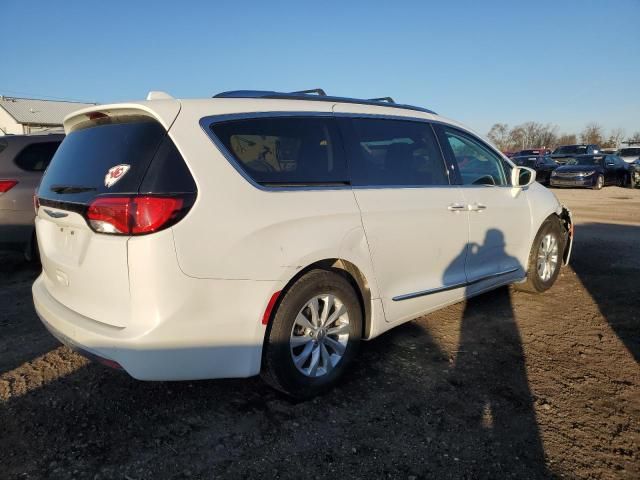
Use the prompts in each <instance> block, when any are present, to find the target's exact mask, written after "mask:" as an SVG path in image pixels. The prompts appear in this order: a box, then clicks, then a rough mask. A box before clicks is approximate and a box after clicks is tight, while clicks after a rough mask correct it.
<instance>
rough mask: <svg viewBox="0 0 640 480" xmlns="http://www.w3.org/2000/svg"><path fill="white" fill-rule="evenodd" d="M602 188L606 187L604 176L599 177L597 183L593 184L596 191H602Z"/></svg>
mask: <svg viewBox="0 0 640 480" xmlns="http://www.w3.org/2000/svg"><path fill="white" fill-rule="evenodd" d="M602 187H604V176H602V175H598V177H597V178H596V181H595V183H594V184H593V189H594V190H602Z"/></svg>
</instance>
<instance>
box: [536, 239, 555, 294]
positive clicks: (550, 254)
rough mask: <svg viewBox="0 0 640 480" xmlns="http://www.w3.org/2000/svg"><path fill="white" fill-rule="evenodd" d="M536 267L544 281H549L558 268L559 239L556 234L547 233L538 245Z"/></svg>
mask: <svg viewBox="0 0 640 480" xmlns="http://www.w3.org/2000/svg"><path fill="white" fill-rule="evenodd" d="M536 267H537V270H538V276H539V277H540V280H542V281H543V282H548V281H549V279H551V277H552V276H553V274H554V273H555V271H556V268H558V240H557V239H556V237H555V235H553V234H551V233H547V234H546V235H545V236H544V237H542V241H541V242H540V246H539V247H538V261H537V263H536Z"/></svg>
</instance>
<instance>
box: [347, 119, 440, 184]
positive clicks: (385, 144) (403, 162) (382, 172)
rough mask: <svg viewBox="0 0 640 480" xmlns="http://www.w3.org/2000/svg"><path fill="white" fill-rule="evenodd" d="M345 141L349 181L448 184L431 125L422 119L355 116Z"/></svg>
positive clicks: (357, 182) (356, 182)
mask: <svg viewBox="0 0 640 480" xmlns="http://www.w3.org/2000/svg"><path fill="white" fill-rule="evenodd" d="M351 122H352V125H353V132H354V136H355V138H353V139H351V141H350V142H349V145H348V149H349V159H350V162H351V181H352V183H353V185H359V186H375V185H399V186H402V185H406V186H429V185H448V184H449V179H448V177H447V173H446V169H445V165H444V161H443V159H442V155H441V153H440V149H439V147H438V144H437V142H436V139H435V135H434V133H433V129H432V128H431V125H430V124H428V123H425V122H415V121H406V120H388V119H377V118H376V119H374V118H355V119H353V120H352V121H351Z"/></svg>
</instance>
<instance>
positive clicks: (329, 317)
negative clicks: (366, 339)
mask: <svg viewBox="0 0 640 480" xmlns="http://www.w3.org/2000/svg"><path fill="white" fill-rule="evenodd" d="M347 343H349V314H348V312H347V307H346V306H345V305H344V303H343V302H342V301H341V300H340V299H339V298H338V297H336V296H335V295H332V294H330V293H325V294H322V295H316V296H315V297H313V298H312V299H311V300H309V301H308V302H307V303H306V304H305V305H304V307H302V309H301V310H300V312H298V315H297V316H296V319H295V321H294V323H293V327H292V328H291V336H290V338H289V349H290V351H291V359H292V360H293V364H294V365H295V366H296V368H297V369H298V371H299V372H300V373H302V374H303V375H305V376H307V377H314V378H315V377H322V376H324V375H327V374H328V373H330V372H331V371H332V370H333V369H334V368H335V367H336V365H338V363H339V362H340V360H342V357H343V356H344V353H345V351H346V349H347Z"/></svg>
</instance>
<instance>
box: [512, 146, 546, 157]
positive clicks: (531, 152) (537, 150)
mask: <svg viewBox="0 0 640 480" xmlns="http://www.w3.org/2000/svg"><path fill="white" fill-rule="evenodd" d="M550 153H551V150H549V149H548V148H529V149H527V150H520V151H519V152H516V153H515V154H514V155H513V156H514V157H524V156H527V155H549V154H550Z"/></svg>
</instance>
